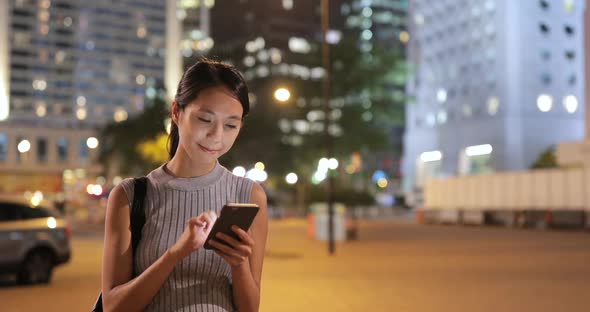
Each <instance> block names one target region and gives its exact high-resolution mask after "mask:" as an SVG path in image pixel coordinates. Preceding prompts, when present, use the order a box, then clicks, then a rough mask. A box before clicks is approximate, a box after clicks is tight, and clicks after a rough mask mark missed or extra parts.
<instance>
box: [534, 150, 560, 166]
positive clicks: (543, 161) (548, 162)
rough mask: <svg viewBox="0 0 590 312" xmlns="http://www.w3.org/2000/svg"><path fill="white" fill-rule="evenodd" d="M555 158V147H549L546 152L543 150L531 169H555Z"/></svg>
mask: <svg viewBox="0 0 590 312" xmlns="http://www.w3.org/2000/svg"><path fill="white" fill-rule="evenodd" d="M557 167H558V164H557V157H556V155H555V146H551V147H550V148H548V149H547V150H545V151H544V152H543V153H541V155H539V158H537V160H536V161H535V162H534V163H533V165H532V166H531V169H549V168H557Z"/></svg>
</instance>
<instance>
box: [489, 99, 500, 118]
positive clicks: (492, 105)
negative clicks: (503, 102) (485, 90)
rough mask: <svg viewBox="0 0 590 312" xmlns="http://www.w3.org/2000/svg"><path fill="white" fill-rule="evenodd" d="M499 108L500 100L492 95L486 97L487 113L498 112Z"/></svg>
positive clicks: (493, 113)
mask: <svg viewBox="0 0 590 312" xmlns="http://www.w3.org/2000/svg"><path fill="white" fill-rule="evenodd" d="M499 108H500V100H499V99H498V98H497V97H495V96H492V97H490V98H489V99H488V113H489V114H490V115H492V116H494V115H496V113H498V109H499Z"/></svg>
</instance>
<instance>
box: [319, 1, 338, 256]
mask: <svg viewBox="0 0 590 312" xmlns="http://www.w3.org/2000/svg"><path fill="white" fill-rule="evenodd" d="M321 4H322V7H321V12H322V16H321V18H322V65H323V67H324V70H325V75H324V85H323V93H324V116H325V117H324V135H325V138H326V151H327V157H328V159H331V158H332V157H333V156H332V155H333V154H334V146H333V141H332V138H331V136H330V132H329V131H328V129H329V127H330V96H331V93H332V90H331V89H332V85H331V80H332V67H331V66H330V45H329V42H328V31H329V28H330V1H329V0H322V2H321ZM327 178H328V183H327V186H326V187H327V189H326V197H327V203H328V252H329V253H330V255H332V254H334V252H335V247H336V246H335V243H334V178H333V176H332V175H331V174H328V177H327Z"/></svg>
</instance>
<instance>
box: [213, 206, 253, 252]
mask: <svg viewBox="0 0 590 312" xmlns="http://www.w3.org/2000/svg"><path fill="white" fill-rule="evenodd" d="M258 210H259V207H258V205H256V204H237V203H232V204H226V205H225V206H223V208H222V209H221V213H220V214H219V217H218V218H217V220H216V221H215V224H213V228H212V229H211V232H210V233H209V235H208V236H207V240H206V241H205V245H204V247H205V249H214V247H213V246H212V245H211V244H210V243H209V241H210V240H211V239H215V241H217V242H219V243H222V244H225V245H228V246H229V244H227V243H226V242H224V241H223V240H220V239H216V235H217V233H219V232H221V233H223V234H225V235H228V236H230V237H232V238H233V239H235V240H237V241H240V238H239V236H238V234H236V233H235V232H234V231H233V230H232V229H231V227H232V226H233V225H235V226H237V227H239V228H241V229H242V230H244V231H246V232H247V231H248V229H249V228H250V226H251V225H252V222H254V218H255V217H256V214H258Z"/></svg>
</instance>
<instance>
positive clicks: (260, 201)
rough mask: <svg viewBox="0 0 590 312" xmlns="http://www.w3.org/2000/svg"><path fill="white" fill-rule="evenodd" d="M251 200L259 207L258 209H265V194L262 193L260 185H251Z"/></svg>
mask: <svg viewBox="0 0 590 312" xmlns="http://www.w3.org/2000/svg"><path fill="white" fill-rule="evenodd" d="M251 199H252V201H253V202H254V203H255V204H257V205H258V206H260V208H263V207H264V209H266V192H264V189H263V188H262V186H260V184H258V183H254V184H253V185H252V195H251Z"/></svg>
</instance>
